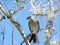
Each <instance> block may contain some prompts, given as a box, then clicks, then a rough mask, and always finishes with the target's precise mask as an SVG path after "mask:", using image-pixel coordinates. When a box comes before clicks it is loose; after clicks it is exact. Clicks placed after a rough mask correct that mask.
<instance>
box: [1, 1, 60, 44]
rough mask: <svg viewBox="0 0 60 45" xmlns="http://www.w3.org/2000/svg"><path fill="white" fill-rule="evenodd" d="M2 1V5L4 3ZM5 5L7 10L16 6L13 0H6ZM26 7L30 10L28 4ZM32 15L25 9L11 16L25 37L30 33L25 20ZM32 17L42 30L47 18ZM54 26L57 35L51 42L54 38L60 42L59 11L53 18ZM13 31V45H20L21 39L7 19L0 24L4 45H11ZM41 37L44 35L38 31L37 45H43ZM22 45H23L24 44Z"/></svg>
mask: <svg viewBox="0 0 60 45" xmlns="http://www.w3.org/2000/svg"><path fill="white" fill-rule="evenodd" d="M1 1H2V0H1ZM4 1H6V0H4ZM4 1H3V2H2V3H4ZM41 2H43V1H42V0H41ZM46 3H47V2H46ZM6 5H7V6H6V7H7V8H10V7H14V6H16V4H15V3H14V0H7V3H6ZM4 7H5V5H4ZM26 7H27V9H30V7H31V5H30V3H29V2H28V3H27V4H26ZM7 8H5V9H6V10H7ZM7 11H8V10H7ZM32 15H33V14H32V13H31V12H29V11H28V10H25V9H22V10H21V11H18V12H17V13H16V14H14V15H13V17H14V18H15V19H16V20H18V22H19V23H20V24H21V26H22V28H23V30H24V32H25V34H26V35H28V34H29V33H30V31H29V27H28V20H26V18H27V17H28V16H32ZM34 17H35V18H37V20H38V21H39V23H40V27H41V28H43V27H44V26H45V24H46V22H47V20H48V18H47V17H44V16H43V17H41V16H34ZM4 26H5V29H4ZM54 26H55V28H56V32H57V33H56V34H55V35H54V36H53V37H52V38H51V41H52V40H54V37H55V38H57V39H59V40H60V11H59V12H58V16H56V18H55V21H54ZM13 29H14V35H13V38H14V39H13V40H14V45H20V43H21V42H22V41H23V38H22V36H21V35H20V33H19V31H18V30H17V28H16V27H15V26H14V25H13V24H12V23H11V22H10V20H9V19H7V18H6V19H5V20H2V21H1V22H0V33H1V32H2V31H4V30H5V35H4V36H5V39H4V45H12V44H11V41H12V37H11V35H12V30H13ZM43 35H44V32H43V31H40V32H39V33H38V38H39V45H44V37H43ZM1 40H2V35H1V34H0V45H1ZM23 45H25V43H24V44H23Z"/></svg>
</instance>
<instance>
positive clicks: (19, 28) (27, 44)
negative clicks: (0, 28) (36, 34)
mask: <svg viewBox="0 0 60 45" xmlns="http://www.w3.org/2000/svg"><path fill="white" fill-rule="evenodd" d="M0 9H1V11H2V12H3V14H5V16H9V20H10V21H11V22H12V23H13V24H14V25H15V27H16V28H17V29H18V31H19V32H20V34H21V35H22V37H23V39H24V40H25V42H26V45H30V43H29V41H28V40H27V38H26V35H25V33H24V31H23V29H22V26H21V25H20V24H19V23H18V22H17V21H16V19H14V18H13V17H12V15H10V14H9V13H7V12H6V10H5V9H4V8H3V6H2V4H0Z"/></svg>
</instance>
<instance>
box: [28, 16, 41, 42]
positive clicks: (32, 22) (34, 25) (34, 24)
mask: <svg viewBox="0 0 60 45" xmlns="http://www.w3.org/2000/svg"><path fill="white" fill-rule="evenodd" d="M27 19H28V20H29V23H28V25H29V29H30V31H31V36H30V37H29V38H28V41H29V42H30V43H31V41H32V40H33V43H38V42H39V40H38V36H37V33H38V32H39V28H40V26H39V22H38V21H37V19H36V18H34V17H33V16H29V17H27Z"/></svg>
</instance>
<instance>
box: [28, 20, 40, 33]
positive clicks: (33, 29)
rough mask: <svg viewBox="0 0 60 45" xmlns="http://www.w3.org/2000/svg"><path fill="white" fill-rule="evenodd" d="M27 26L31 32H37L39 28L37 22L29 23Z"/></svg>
mask: <svg viewBox="0 0 60 45" xmlns="http://www.w3.org/2000/svg"><path fill="white" fill-rule="evenodd" d="M28 25H29V29H30V31H31V32H38V31H39V28H40V26H39V22H38V21H36V22H32V21H29V23H28Z"/></svg>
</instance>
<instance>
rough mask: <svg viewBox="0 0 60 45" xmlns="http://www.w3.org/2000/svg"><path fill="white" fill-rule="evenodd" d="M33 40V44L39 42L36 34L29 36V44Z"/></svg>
mask: <svg viewBox="0 0 60 45" xmlns="http://www.w3.org/2000/svg"><path fill="white" fill-rule="evenodd" d="M32 40H33V42H34V43H38V42H39V41H38V36H37V34H34V33H33V34H32V35H31V38H30V40H29V42H30V43H31V41H32Z"/></svg>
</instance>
